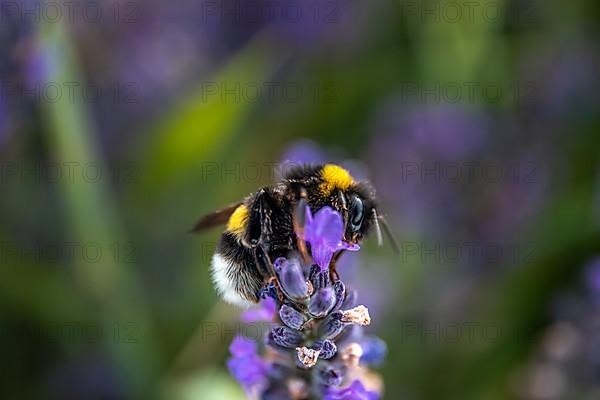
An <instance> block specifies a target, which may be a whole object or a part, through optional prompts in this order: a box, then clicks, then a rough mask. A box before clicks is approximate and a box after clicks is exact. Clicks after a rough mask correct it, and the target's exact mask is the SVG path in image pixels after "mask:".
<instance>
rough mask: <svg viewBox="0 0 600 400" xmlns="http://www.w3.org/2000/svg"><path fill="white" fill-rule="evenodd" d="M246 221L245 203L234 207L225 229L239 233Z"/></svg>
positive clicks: (246, 210)
mask: <svg viewBox="0 0 600 400" xmlns="http://www.w3.org/2000/svg"><path fill="white" fill-rule="evenodd" d="M247 222H248V207H246V206H245V205H243V204H242V205H241V206H239V207H238V208H236V209H235V211H234V212H233V214H231V217H229V221H228V222H227V230H228V231H229V232H232V233H234V234H236V235H241V234H242V233H243V232H244V229H246V224H247Z"/></svg>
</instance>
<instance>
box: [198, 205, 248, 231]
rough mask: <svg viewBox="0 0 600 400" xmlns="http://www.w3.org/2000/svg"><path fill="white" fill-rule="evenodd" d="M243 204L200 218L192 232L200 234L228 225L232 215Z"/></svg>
mask: <svg viewBox="0 0 600 400" xmlns="http://www.w3.org/2000/svg"><path fill="white" fill-rule="evenodd" d="M241 204H242V202H241V201H240V202H237V203H235V204H231V205H229V206H227V207H225V208H222V209H220V210H217V211H215V212H212V213H210V214H207V215H205V216H204V217H202V218H200V220H199V221H198V222H196V225H194V227H193V228H192V229H191V230H190V232H193V233H198V232H202V231H204V230H206V229H209V228H213V227H215V226H219V225H223V224H225V223H227V221H228V220H229V217H231V214H233V212H234V211H235V209H236V208H238V207H239V206H240V205H241Z"/></svg>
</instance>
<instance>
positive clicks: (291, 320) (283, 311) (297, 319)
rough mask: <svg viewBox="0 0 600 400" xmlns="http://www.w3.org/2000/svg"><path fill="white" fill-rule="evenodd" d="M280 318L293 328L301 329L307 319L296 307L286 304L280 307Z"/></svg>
mask: <svg viewBox="0 0 600 400" xmlns="http://www.w3.org/2000/svg"><path fill="white" fill-rule="evenodd" d="M279 318H281V321H282V322H283V323H284V324H286V325H287V326H289V327H290V328H292V329H296V330H300V329H301V328H302V325H304V322H305V321H306V320H305V318H304V315H302V313H301V312H300V311H298V310H296V309H295V308H294V307H291V306H289V305H287V304H284V305H283V306H281V308H280V309H279Z"/></svg>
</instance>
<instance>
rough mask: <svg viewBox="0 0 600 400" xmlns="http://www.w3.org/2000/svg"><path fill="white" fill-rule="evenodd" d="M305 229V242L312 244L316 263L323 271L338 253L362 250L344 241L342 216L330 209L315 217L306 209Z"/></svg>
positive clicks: (327, 208)
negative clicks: (334, 254) (340, 251)
mask: <svg viewBox="0 0 600 400" xmlns="http://www.w3.org/2000/svg"><path fill="white" fill-rule="evenodd" d="M304 229H305V233H304V240H306V241H307V242H310V244H311V246H312V256H313V259H314V262H315V263H316V264H317V265H318V266H319V267H321V271H326V270H328V269H329V263H330V262H331V257H333V253H335V252H336V251H338V250H350V251H358V250H359V249H360V246H358V245H352V244H349V243H346V242H343V241H342V235H343V233H344V222H343V221H342V218H341V216H340V214H339V213H338V212H337V211H335V210H333V209H332V208H330V207H323V208H321V209H320V210H319V211H317V213H316V214H315V215H314V217H313V215H312V212H311V211H310V208H308V207H306V223H305V226H304Z"/></svg>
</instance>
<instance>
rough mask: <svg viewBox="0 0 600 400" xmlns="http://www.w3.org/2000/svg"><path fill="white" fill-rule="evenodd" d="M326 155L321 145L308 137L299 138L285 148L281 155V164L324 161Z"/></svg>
mask: <svg viewBox="0 0 600 400" xmlns="http://www.w3.org/2000/svg"><path fill="white" fill-rule="evenodd" d="M326 159H327V158H326V156H325V153H324V152H323V150H322V149H321V147H319V145H318V144H316V143H315V142H313V141H312V140H310V139H301V140H298V141H296V142H294V144H293V145H291V146H290V147H288V148H287V150H286V151H285V153H283V156H282V157H281V164H282V165H287V164H292V165H298V164H309V163H314V164H318V163H324V162H325V161H326Z"/></svg>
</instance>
